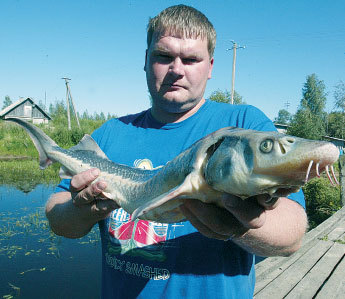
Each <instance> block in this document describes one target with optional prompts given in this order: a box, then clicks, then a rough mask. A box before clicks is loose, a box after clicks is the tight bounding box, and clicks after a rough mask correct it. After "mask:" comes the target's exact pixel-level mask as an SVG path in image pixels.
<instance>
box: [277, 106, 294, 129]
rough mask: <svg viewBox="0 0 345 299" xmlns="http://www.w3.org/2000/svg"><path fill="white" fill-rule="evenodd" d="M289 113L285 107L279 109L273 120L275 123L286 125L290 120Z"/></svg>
mask: <svg viewBox="0 0 345 299" xmlns="http://www.w3.org/2000/svg"><path fill="white" fill-rule="evenodd" d="M291 117H292V116H291V113H290V112H289V111H287V110H286V109H280V110H279V112H278V117H276V119H275V120H274V122H275V123H277V124H283V125H287V124H289V123H290V121H291Z"/></svg>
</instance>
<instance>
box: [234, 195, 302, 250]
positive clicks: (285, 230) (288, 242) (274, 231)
mask: <svg viewBox="0 0 345 299" xmlns="http://www.w3.org/2000/svg"><path fill="white" fill-rule="evenodd" d="M280 200H281V203H280V204H279V205H278V206H277V207H276V208H275V209H272V210H267V211H266V220H265V223H264V225H263V226H262V227H260V228H257V229H249V230H248V231H247V232H246V233H245V234H244V235H243V236H240V237H235V238H234V239H233V241H234V242H235V243H237V244H238V245H240V246H241V247H243V248H245V249H246V250H247V251H249V252H251V253H254V254H257V255H260V256H278V255H281V256H288V255H291V254H292V253H294V252H295V251H297V250H298V249H299V248H300V246H301V243H302V238H303V235H304V233H305V231H306V229H307V226H308V221H307V216H306V213H305V210H304V209H303V208H302V207H301V206H300V205H299V204H298V203H296V202H294V201H292V200H290V199H287V198H281V199H280Z"/></svg>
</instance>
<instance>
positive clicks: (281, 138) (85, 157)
mask: <svg viewBox="0 0 345 299" xmlns="http://www.w3.org/2000/svg"><path fill="white" fill-rule="evenodd" d="M6 120H8V121H12V122H15V123H17V124H19V125H20V126H22V127H23V128H24V129H25V130H26V131H27V132H28V133H29V135H30V137H31V139H32V140H33V142H34V144H35V146H36V148H37V150H38V152H39V164H40V167H41V168H42V169H44V168H46V167H47V166H49V165H50V164H51V163H52V162H59V163H60V164H61V165H62V166H61V169H62V173H61V177H62V178H71V177H72V176H73V175H75V174H77V173H80V172H82V171H85V170H88V169H90V168H98V169H99V170H100V172H101V173H100V175H99V177H98V178H97V180H103V181H105V182H106V183H107V188H106V189H105V190H104V192H103V194H104V195H105V196H106V197H108V198H109V199H112V200H114V201H115V202H116V203H117V204H118V205H119V206H120V207H122V208H123V209H124V210H125V211H126V212H128V213H130V214H132V220H133V219H136V218H140V219H146V220H151V221H156V222H160V223H172V222H179V221H183V220H184V219H185V217H184V215H183V214H182V213H181V211H180V209H179V206H180V205H181V203H182V201H183V199H184V198H194V199H198V200H201V201H202V202H205V203H214V204H216V205H218V206H220V207H222V201H221V200H220V198H221V195H222V193H224V192H225V193H230V194H233V195H236V196H239V197H241V198H243V199H245V198H248V197H251V196H254V195H258V194H269V195H270V196H272V197H279V196H286V195H288V194H290V193H293V192H297V191H298V190H299V189H300V187H301V186H303V185H304V184H305V183H306V182H307V181H308V180H309V179H311V178H313V177H316V176H320V173H322V172H323V171H325V172H326V174H327V176H328V178H329V180H330V181H331V183H332V184H338V181H337V179H336V176H335V174H334V169H333V166H332V164H333V163H334V162H336V160H337V159H338V157H339V150H338V149H337V147H336V146H335V145H333V144H332V143H329V142H324V141H315V140H307V139H302V138H297V137H293V136H288V135H285V134H281V133H278V132H260V131H254V130H246V129H240V128H234V127H226V128H222V129H220V130H218V131H216V132H214V133H212V134H209V135H208V136H206V137H204V138H202V139H200V140H199V141H197V142H195V143H194V144H193V145H192V146H190V147H189V148H188V149H186V150H185V151H183V152H182V153H181V154H179V155H178V156H177V157H176V158H174V159H173V160H171V161H170V162H168V163H167V164H166V165H165V166H163V167H160V168H156V169H153V170H147V169H139V168H133V167H129V166H126V165H121V164H117V163H114V162H112V161H110V160H109V159H108V158H107V157H106V155H105V154H104V153H103V151H102V150H101V149H100V148H99V146H98V145H97V143H96V142H95V141H94V140H93V139H92V137H91V136H89V135H85V136H84V137H83V139H82V140H81V141H80V143H79V144H78V145H76V146H74V147H72V148H70V149H62V148H60V147H59V146H58V145H57V144H56V143H55V142H54V141H53V140H52V139H51V138H50V137H48V136H47V135H46V134H45V133H44V132H43V131H42V130H40V129H39V128H38V127H36V126H34V125H32V124H31V123H28V122H26V121H24V120H21V119H18V118H7V119H6Z"/></svg>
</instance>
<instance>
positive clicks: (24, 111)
mask: <svg viewBox="0 0 345 299" xmlns="http://www.w3.org/2000/svg"><path fill="white" fill-rule="evenodd" d="M8 117H17V118H21V119H24V120H28V121H32V122H33V123H34V124H42V123H48V121H49V120H50V119H51V118H50V116H49V115H48V113H46V112H45V111H44V110H43V109H42V108H41V107H39V106H38V105H37V104H36V103H35V102H34V101H33V99H32V98H20V99H19V100H18V101H17V102H15V103H13V104H11V105H9V106H8V107H6V108H5V109H3V110H2V111H0V118H2V119H6V118H8Z"/></svg>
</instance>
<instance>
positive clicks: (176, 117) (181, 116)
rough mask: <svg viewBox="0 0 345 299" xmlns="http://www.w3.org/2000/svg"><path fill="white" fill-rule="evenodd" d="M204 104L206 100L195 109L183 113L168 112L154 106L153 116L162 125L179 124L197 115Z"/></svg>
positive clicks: (152, 109)
mask: <svg viewBox="0 0 345 299" xmlns="http://www.w3.org/2000/svg"><path fill="white" fill-rule="evenodd" d="M204 103H205V99H204V98H202V99H201V100H200V102H199V103H198V104H197V105H195V106H194V107H193V108H191V109H189V110H187V111H184V112H181V113H171V112H166V111H164V110H162V109H160V108H159V107H154V106H152V108H151V115H152V116H153V118H154V119H155V120H157V121H158V122H160V123H162V124H166V123H178V122H181V121H184V120H185V119H187V118H189V117H191V116H192V115H193V114H195V113H196V112H197V111H198V110H199V109H200V107H201V106H202V105H203V104H204Z"/></svg>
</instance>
